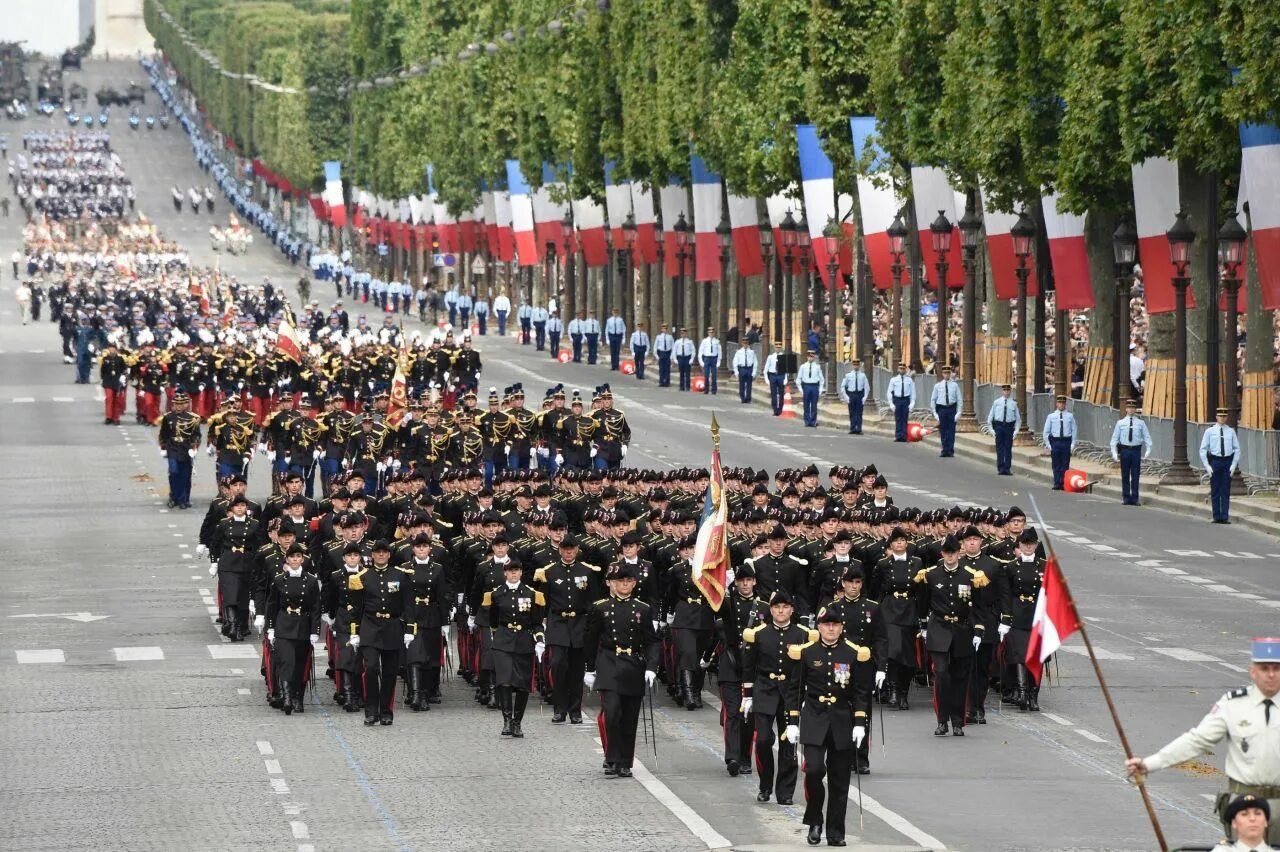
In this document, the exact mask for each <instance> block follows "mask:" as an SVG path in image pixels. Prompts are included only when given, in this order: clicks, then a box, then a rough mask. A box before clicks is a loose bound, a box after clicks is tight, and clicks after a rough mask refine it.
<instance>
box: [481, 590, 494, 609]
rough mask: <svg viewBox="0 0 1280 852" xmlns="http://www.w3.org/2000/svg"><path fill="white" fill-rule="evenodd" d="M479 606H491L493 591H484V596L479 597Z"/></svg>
mask: <svg viewBox="0 0 1280 852" xmlns="http://www.w3.org/2000/svg"><path fill="white" fill-rule="evenodd" d="M480 606H493V592H485V593H484V598H483V599H481V601H480Z"/></svg>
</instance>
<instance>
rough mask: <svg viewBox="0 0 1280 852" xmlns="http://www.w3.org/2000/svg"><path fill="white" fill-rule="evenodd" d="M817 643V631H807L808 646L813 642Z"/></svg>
mask: <svg viewBox="0 0 1280 852" xmlns="http://www.w3.org/2000/svg"><path fill="white" fill-rule="evenodd" d="M817 641H818V631H816V630H810V631H809V644H810V645H812V644H813V643H814V642H817Z"/></svg>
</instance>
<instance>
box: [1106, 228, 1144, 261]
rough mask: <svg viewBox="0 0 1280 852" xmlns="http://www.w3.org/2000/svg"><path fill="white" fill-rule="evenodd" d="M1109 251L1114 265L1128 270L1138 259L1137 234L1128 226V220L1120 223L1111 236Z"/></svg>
mask: <svg viewBox="0 0 1280 852" xmlns="http://www.w3.org/2000/svg"><path fill="white" fill-rule="evenodd" d="M1111 251H1112V253H1113V254H1114V255H1115V260H1116V265H1118V266H1122V267H1125V268H1130V267H1132V266H1133V264H1134V263H1135V262H1136V261H1137V259H1138V232H1137V231H1135V230H1134V229H1133V225H1131V224H1129V220H1128V219H1126V220H1125V221H1123V222H1121V223H1120V225H1119V227H1117V228H1116V230H1115V233H1114V234H1112V235H1111Z"/></svg>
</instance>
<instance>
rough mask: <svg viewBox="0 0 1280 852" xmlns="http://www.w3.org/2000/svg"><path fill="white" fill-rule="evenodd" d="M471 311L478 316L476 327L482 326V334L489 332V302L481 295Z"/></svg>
mask: <svg viewBox="0 0 1280 852" xmlns="http://www.w3.org/2000/svg"><path fill="white" fill-rule="evenodd" d="M471 311H472V313H474V314H475V315H476V325H478V326H480V333H481V334H482V335H483V334H486V333H487V332H488V330H489V300H488V299H486V298H485V297H484V295H483V294H481V295H480V296H478V297H477V298H476V303H475V305H474V306H473V307H472V308H471Z"/></svg>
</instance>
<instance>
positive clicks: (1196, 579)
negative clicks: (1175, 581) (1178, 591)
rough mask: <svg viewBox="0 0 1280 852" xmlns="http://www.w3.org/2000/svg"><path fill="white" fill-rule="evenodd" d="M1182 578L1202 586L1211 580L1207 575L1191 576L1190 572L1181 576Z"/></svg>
mask: <svg viewBox="0 0 1280 852" xmlns="http://www.w3.org/2000/svg"><path fill="white" fill-rule="evenodd" d="M1182 579H1184V580H1186V581H1187V582H1188V583H1198V584H1200V585H1202V586H1203V585H1207V584H1209V583H1212V582H1213V581H1212V580H1210V579H1209V578H1208V577H1192V576H1191V575H1190V574H1188V575H1187V576H1185V577H1183V578H1182Z"/></svg>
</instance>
